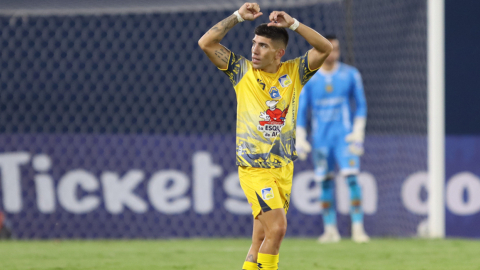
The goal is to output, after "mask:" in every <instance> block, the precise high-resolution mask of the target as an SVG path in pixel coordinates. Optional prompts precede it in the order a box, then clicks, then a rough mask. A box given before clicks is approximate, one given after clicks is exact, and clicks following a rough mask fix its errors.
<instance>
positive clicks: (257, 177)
mask: <svg viewBox="0 0 480 270" xmlns="http://www.w3.org/2000/svg"><path fill="white" fill-rule="evenodd" d="M279 169H280V168H278V169H266V168H252V167H238V176H239V179H240V185H241V187H242V189H243V192H244V193H245V196H246V197H247V200H248V202H249V204H250V206H251V207H252V214H253V216H254V217H257V216H258V215H259V214H260V212H268V211H270V210H272V209H278V208H283V205H284V200H283V199H282V195H281V193H280V191H279V188H278V185H277V182H278V181H277V180H278V179H277V178H276V173H275V171H277V170H279Z"/></svg>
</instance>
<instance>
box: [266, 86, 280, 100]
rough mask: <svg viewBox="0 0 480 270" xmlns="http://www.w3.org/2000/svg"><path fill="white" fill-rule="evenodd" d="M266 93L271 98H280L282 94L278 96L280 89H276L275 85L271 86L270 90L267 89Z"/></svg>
mask: <svg viewBox="0 0 480 270" xmlns="http://www.w3.org/2000/svg"><path fill="white" fill-rule="evenodd" d="M268 93H269V94H270V97H271V98H273V99H281V98H282V96H280V91H278V88H277V87H275V86H272V87H271V88H270V90H268Z"/></svg>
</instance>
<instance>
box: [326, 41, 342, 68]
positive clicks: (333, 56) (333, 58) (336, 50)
mask: <svg viewBox="0 0 480 270" xmlns="http://www.w3.org/2000/svg"><path fill="white" fill-rule="evenodd" d="M328 41H330V43H332V46H333V50H332V52H331V53H330V55H329V56H328V57H327V59H325V63H327V64H333V63H335V62H337V61H338V59H339V58H340V43H339V42H338V39H329V40H328Z"/></svg>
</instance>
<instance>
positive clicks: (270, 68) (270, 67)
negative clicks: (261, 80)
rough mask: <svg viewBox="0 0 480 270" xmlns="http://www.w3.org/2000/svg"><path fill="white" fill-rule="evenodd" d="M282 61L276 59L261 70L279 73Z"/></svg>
mask: <svg viewBox="0 0 480 270" xmlns="http://www.w3.org/2000/svg"><path fill="white" fill-rule="evenodd" d="M281 65H282V63H281V62H280V61H275V62H273V63H271V64H270V65H268V66H266V67H264V68H262V69H261V71H263V72H266V73H273V74H275V73H277V71H278V70H279V69H280V66H281Z"/></svg>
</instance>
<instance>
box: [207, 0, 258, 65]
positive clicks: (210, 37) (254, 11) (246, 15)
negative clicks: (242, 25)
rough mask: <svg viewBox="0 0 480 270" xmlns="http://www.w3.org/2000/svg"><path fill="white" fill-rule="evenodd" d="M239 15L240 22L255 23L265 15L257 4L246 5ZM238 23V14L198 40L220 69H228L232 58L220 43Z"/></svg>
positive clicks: (239, 11) (228, 18) (223, 21)
mask: <svg viewBox="0 0 480 270" xmlns="http://www.w3.org/2000/svg"><path fill="white" fill-rule="evenodd" d="M238 14H239V16H240V17H241V18H240V20H248V21H253V20H255V19H256V18H258V17H260V16H261V15H262V14H263V13H262V12H260V6H259V5H258V4H257V3H245V4H243V5H242V6H241V7H240V9H239V10H238ZM237 23H239V18H238V17H237V15H236V14H232V15H230V16H228V17H227V18H225V19H224V20H222V21H221V22H219V23H217V24H216V25H215V26H214V27H212V28H211V29H210V30H208V32H206V33H205V34H204V35H203V36H202V37H201V38H200V39H199V40H198V45H199V46H200V48H201V49H202V50H203V51H204V52H205V54H206V55H207V56H208V58H209V59H210V61H212V63H213V64H215V66H217V67H218V68H221V69H225V68H227V66H228V58H229V56H230V50H229V49H227V48H225V47H224V46H223V45H222V44H220V41H221V40H222V39H223V37H224V36H225V35H226V34H227V32H228V31H229V30H230V29H232V27H234V26H235V25H236V24H237Z"/></svg>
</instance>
